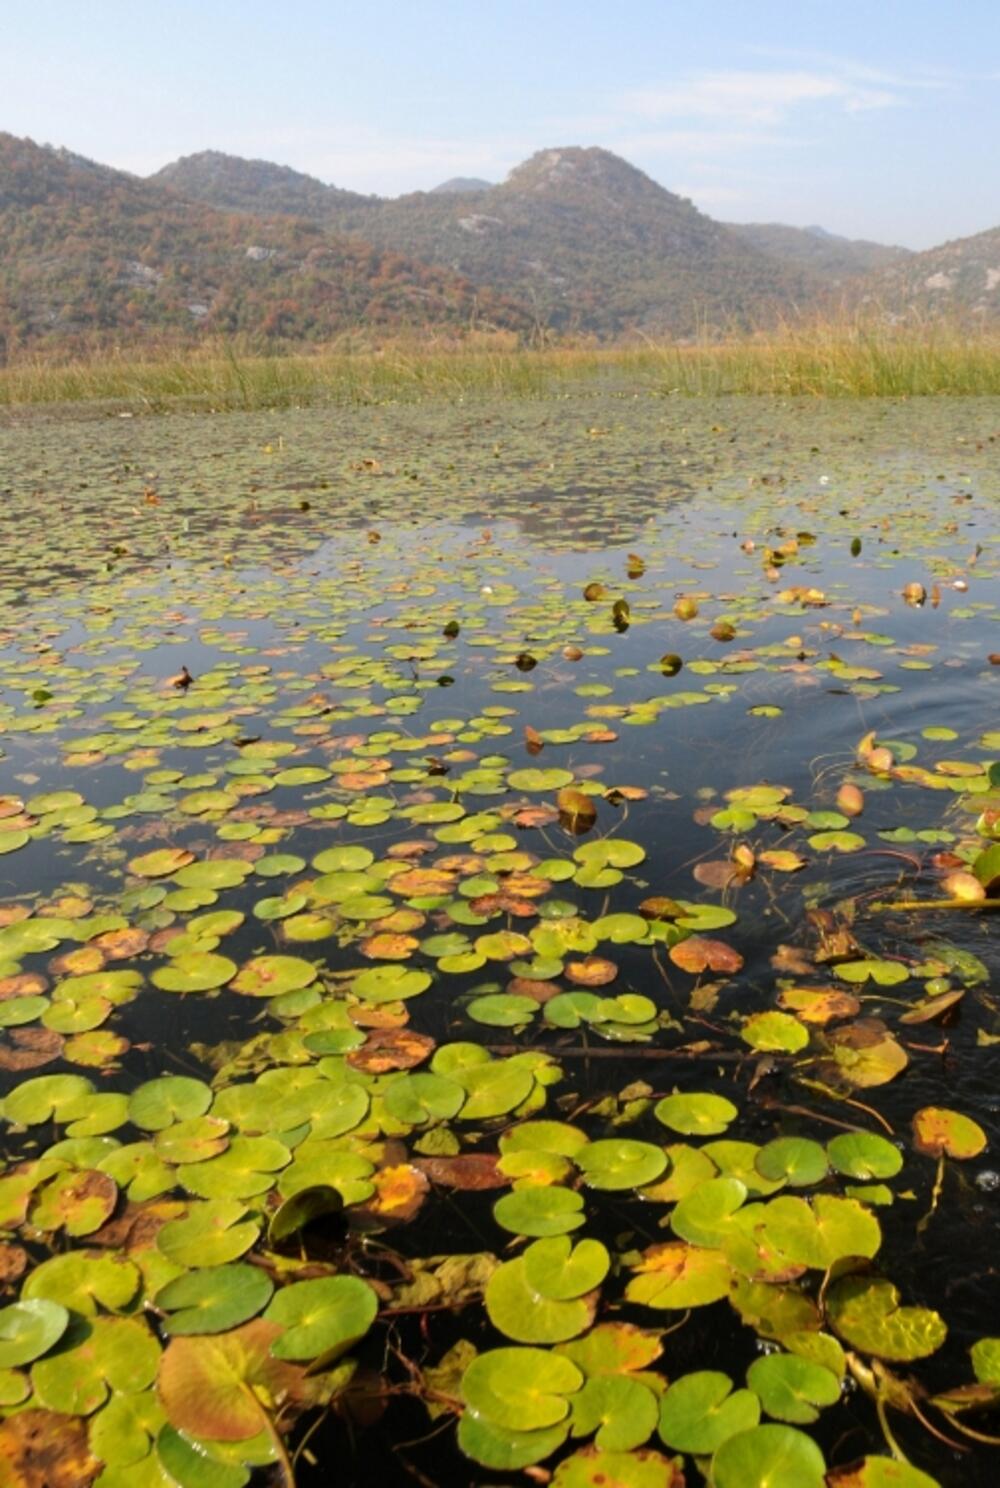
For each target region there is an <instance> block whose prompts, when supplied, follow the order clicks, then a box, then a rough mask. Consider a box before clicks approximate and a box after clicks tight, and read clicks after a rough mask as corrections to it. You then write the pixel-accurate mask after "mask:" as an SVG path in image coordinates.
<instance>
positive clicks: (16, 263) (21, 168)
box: [0, 134, 528, 361]
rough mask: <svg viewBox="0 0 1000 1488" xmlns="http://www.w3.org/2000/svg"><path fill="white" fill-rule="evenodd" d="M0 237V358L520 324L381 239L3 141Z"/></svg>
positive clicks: (513, 313) (490, 298) (516, 313)
mask: <svg viewBox="0 0 1000 1488" xmlns="http://www.w3.org/2000/svg"><path fill="white" fill-rule="evenodd" d="M274 169H280V168H278V167H276V168H274ZM0 241H2V243H3V255H2V257H0V361H2V360H3V359H4V356H5V354H6V355H9V354H10V352H11V351H13V350H14V349H16V348H21V347H24V346H26V345H39V346H45V345H47V344H48V345H53V346H58V347H59V348H60V350H62V351H72V350H74V349H75V348H78V347H81V346H83V345H86V344H89V343H90V342H92V341H94V340H106V341H107V340H122V339H124V340H138V339H141V338H143V337H147V338H152V337H154V336H163V335H166V336H172V337H178V338H181V339H184V340H190V339H192V338H197V337H202V336H205V335H209V334H226V335H233V334H240V335H244V336H247V337H258V338H267V339H272V340H282V341H310V340H314V341H323V340H329V339H331V338H332V337H333V336H335V335H336V334H337V333H338V332H342V331H345V330H352V329H358V328H361V327H364V328H372V329H375V330H381V331H393V332H399V331H402V330H404V329H409V328H419V329H425V328H427V327H434V328H446V327H451V328H465V327H467V326H468V325H469V324H470V323H471V322H473V321H478V320H482V319H485V320H486V321H487V322H488V323H492V324H499V325H503V326H507V327H510V328H513V329H523V328H524V327H526V326H527V324H528V318H527V316H526V315H525V314H524V312H523V311H521V310H520V309H519V308H518V307H517V306H515V305H513V304H512V303H511V302H510V301H509V300H506V299H504V298H503V297H502V296H499V295H496V294H492V293H491V292H490V291H489V290H488V289H487V290H483V289H477V288H476V287H475V286H473V285H472V284H470V283H469V281H468V280H466V279H463V278H462V277H461V276H460V275H457V274H455V273H454V272H452V271H450V270H447V269H444V268H440V267H434V266H432V265H428V264H425V263H415V262H413V261H412V260H411V259H408V258H406V257H404V256H403V255H401V254H399V253H397V252H394V251H393V250H392V249H390V248H388V247H379V248H376V247H373V246H372V245H371V244H369V243H365V242H363V241H361V240H359V239H357V238H345V237H342V236H339V235H336V234H334V233H331V232H329V231H327V230H325V229H324V228H323V227H321V226H319V225H317V224H316V223H315V222H311V221H304V220H302V219H300V218H292V217H288V216H273V217H262V216H256V215H251V214H249V213H243V212H227V211H220V210H218V209H217V208H214V207H210V206H206V205H202V204H199V203H191V202H189V201H185V200H182V199H181V198H180V197H179V196H177V195H176V194H175V193H173V192H171V191H168V190H165V189H164V188H163V187H162V186H156V185H150V184H149V183H148V182H145V181H141V180H138V179H136V178H135V177H133V176H129V175H127V174H125V173H124V172H121V171H115V170H112V169H110V168H109V167H107V166H100V165H96V164H95V163H94V162H92V161H88V160H84V159H82V158H81V157H79V156H75V155H72V154H70V153H69V152H68V151H62V150H53V149H50V148H48V147H45V146H39V145H37V144H35V143H33V142H32V141H31V140H23V139H16V138H14V137H13V136H12V135H9V134H0Z"/></svg>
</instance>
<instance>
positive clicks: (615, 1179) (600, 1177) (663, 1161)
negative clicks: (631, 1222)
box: [574, 1137, 667, 1190]
mask: <svg viewBox="0 0 1000 1488" xmlns="http://www.w3.org/2000/svg"><path fill="white" fill-rule="evenodd" d="M574 1161H575V1162H576V1164H577V1166H578V1167H579V1169H580V1171H581V1173H582V1174H583V1179H584V1182H585V1183H586V1184H587V1186H588V1187H589V1188H600V1189H612V1190H614V1189H625V1188H641V1187H642V1186H643V1185H644V1184H646V1183H652V1182H654V1180H655V1179H657V1178H659V1176H660V1174H661V1173H662V1172H663V1171H664V1169H665V1168H666V1166H667V1158H666V1154H665V1153H664V1151H663V1149H662V1148H661V1147H654V1146H653V1144H652V1142H636V1141H633V1140H631V1139H630V1138H628V1137H605V1138H602V1139H601V1140H599V1141H597V1142H588V1143H587V1145H586V1146H585V1147H581V1148H580V1149H579V1151H578V1152H576V1153H575V1154H574Z"/></svg>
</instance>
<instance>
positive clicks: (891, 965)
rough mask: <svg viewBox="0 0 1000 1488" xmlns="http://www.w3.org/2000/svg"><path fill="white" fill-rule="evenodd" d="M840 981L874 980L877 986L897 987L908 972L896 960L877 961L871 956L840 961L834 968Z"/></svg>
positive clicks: (906, 976)
mask: <svg viewBox="0 0 1000 1488" xmlns="http://www.w3.org/2000/svg"><path fill="white" fill-rule="evenodd" d="M834 970H835V971H836V974H837V976H839V977H840V979H841V981H842V982H853V983H857V984H858V985H861V984H862V983H864V982H869V981H871V982H874V983H875V985H876V986H877V987H897V986H898V985H899V983H900V982H905V981H906V980H907V978H908V977H909V975H910V973H909V971H908V970H907V969H906V967H905V966H901V965H900V963H899V962H898V961H879V960H874V959H871V958H868V959H864V960H860V961H842V962H841V963H840V964H839V965H838V966H836V967H835V968H834Z"/></svg>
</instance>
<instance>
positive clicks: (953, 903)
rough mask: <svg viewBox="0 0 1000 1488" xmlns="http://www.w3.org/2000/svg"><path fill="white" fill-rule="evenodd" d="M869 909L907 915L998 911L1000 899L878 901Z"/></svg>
mask: <svg viewBox="0 0 1000 1488" xmlns="http://www.w3.org/2000/svg"><path fill="white" fill-rule="evenodd" d="M868 907H869V909H876V910H885V911H887V912H888V911H891V910H897V909H898V910H905V911H906V912H907V913H908V914H914V913H919V912H920V911H922V910H933V909H1000V899H895V900H888V899H878V900H876V901H875V902H874V903H872V904H870V905H869V906H868Z"/></svg>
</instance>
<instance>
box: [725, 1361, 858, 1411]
mask: <svg viewBox="0 0 1000 1488" xmlns="http://www.w3.org/2000/svg"><path fill="white" fill-rule="evenodd" d="M747 1384H748V1385H749V1386H750V1388H751V1390H753V1391H754V1392H755V1393H756V1394H757V1395H759V1397H760V1402H761V1405H763V1407H764V1409H765V1411H766V1412H767V1414H768V1415H769V1416H773V1417H774V1419H775V1420H776V1421H791V1422H793V1423H795V1424H797V1425H809V1424H810V1423H811V1422H813V1421H816V1420H818V1419H819V1412H820V1409H821V1408H822V1407H823V1406H825V1405H833V1404H834V1403H835V1402H836V1401H837V1400H839V1399H840V1380H839V1379H838V1377H837V1376H836V1375H835V1374H832V1373H831V1372H830V1370H829V1369H824V1367H823V1366H822V1365H821V1364H812V1363H810V1362H809V1360H808V1359H800V1358H798V1357H797V1356H796V1355H795V1354H768V1355H766V1356H765V1357H764V1358H763V1359H755V1360H754V1362H753V1363H752V1364H751V1365H750V1368H749V1369H748V1370H747Z"/></svg>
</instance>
